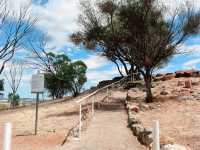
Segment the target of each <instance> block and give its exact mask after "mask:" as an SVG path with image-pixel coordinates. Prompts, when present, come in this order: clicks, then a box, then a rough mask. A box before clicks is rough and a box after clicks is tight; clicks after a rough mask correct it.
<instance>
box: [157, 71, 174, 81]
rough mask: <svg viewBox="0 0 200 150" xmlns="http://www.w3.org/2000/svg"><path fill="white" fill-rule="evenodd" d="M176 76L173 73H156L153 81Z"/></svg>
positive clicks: (165, 79)
mask: <svg viewBox="0 0 200 150" xmlns="http://www.w3.org/2000/svg"><path fill="white" fill-rule="evenodd" d="M175 76H176V74H175V73H167V74H158V75H156V77H154V81H155V82H156V81H167V80H171V79H174V78H175Z"/></svg>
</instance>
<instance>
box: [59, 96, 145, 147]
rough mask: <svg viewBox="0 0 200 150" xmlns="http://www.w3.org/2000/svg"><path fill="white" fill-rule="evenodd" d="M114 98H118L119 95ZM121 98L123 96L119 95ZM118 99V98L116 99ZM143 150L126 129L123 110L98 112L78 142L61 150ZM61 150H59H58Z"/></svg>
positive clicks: (72, 142) (125, 117) (70, 143)
mask: <svg viewBox="0 0 200 150" xmlns="http://www.w3.org/2000/svg"><path fill="white" fill-rule="evenodd" d="M118 94H120V93H118ZM118 94H117V95H115V96H119V95H118ZM120 96H123V95H120ZM118 98H119V97H118ZM64 149H68V150H94V149H95V150H143V149H145V148H144V147H142V146H141V145H140V144H139V143H138V142H137V140H136V139H135V138H134V136H133V134H132V133H131V131H130V129H129V128H127V114H126V112H125V110H124V109H123V108H120V109H117V110H102V111H101V110H98V111H96V112H95V118H94V120H92V122H91V123H90V125H89V127H88V128H87V130H86V131H83V132H82V137H81V140H80V141H71V142H69V143H68V144H66V145H64V147H63V148H62V150H64ZM60 150H61V149H60Z"/></svg>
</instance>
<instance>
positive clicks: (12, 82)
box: [4, 60, 24, 108]
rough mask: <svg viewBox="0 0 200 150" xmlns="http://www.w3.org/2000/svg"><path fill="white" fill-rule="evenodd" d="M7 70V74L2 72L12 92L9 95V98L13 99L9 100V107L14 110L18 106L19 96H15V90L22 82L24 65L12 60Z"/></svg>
mask: <svg viewBox="0 0 200 150" xmlns="http://www.w3.org/2000/svg"><path fill="white" fill-rule="evenodd" d="M8 68H9V69H8V72H4V76H5V78H6V80H7V82H8V85H9V86H10V88H11V90H12V93H10V94H9V98H13V99H12V100H11V106H12V107H13V108H14V107H15V106H17V105H18V104H19V103H18V101H19V99H18V98H19V95H18V94H17V90H18V88H19V86H20V83H21V80H22V76H23V71H24V64H23V63H22V62H21V61H18V60H13V61H12V63H11V64H10V65H9V66H8Z"/></svg>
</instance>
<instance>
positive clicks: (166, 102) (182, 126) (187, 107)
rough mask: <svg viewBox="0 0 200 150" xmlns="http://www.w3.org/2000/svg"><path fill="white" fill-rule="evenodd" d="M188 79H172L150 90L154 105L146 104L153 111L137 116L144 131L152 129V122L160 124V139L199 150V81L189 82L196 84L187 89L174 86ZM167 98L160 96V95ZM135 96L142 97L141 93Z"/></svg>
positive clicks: (195, 79)
mask: <svg viewBox="0 0 200 150" xmlns="http://www.w3.org/2000/svg"><path fill="white" fill-rule="evenodd" d="M185 80H188V78H181V79H172V80H169V81H165V82H161V83H159V84H158V85H157V86H155V87H154V88H153V93H154V95H155V97H156V98H155V101H156V102H154V103H153V104H150V105H151V106H152V108H153V109H150V110H146V111H140V113H138V114H137V116H138V118H139V119H140V120H141V121H142V123H143V124H144V126H145V127H147V128H152V126H153V121H154V120H159V121H160V130H161V131H160V132H161V136H165V137H170V138H172V139H173V140H172V141H174V142H175V143H178V144H182V145H185V146H189V147H190V148H191V149H192V150H199V149H200V100H198V99H199V97H200V96H199V95H198V94H199V91H200V86H199V82H200V80H199V78H193V79H189V80H192V82H193V83H194V82H195V83H196V84H194V86H192V88H191V89H186V88H184V86H177V83H178V82H180V81H185ZM163 90H164V91H167V92H168V94H167V95H164V96H163V95H160V92H161V91H163ZM137 93H138V94H135V93H134V94H135V96H136V97H137V98H138V97H143V98H144V95H145V94H144V93H143V92H141V91H140V92H137Z"/></svg>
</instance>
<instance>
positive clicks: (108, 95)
mask: <svg viewBox="0 0 200 150" xmlns="http://www.w3.org/2000/svg"><path fill="white" fill-rule="evenodd" d="M108 96H109V91H108V88H107V102H108Z"/></svg>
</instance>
